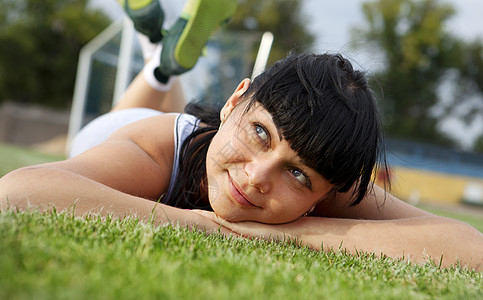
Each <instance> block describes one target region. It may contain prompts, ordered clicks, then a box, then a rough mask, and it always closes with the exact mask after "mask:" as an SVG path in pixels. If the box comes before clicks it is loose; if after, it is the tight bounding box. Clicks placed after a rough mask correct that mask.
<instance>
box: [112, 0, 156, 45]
mask: <svg viewBox="0 0 483 300" xmlns="http://www.w3.org/2000/svg"><path fill="white" fill-rule="evenodd" d="M119 2H120V3H121V5H122V7H123V8H124V11H125V12H126V14H127V15H128V17H129V18H130V19H131V20H132V21H133V23H134V28H136V30H137V31H138V32H140V33H142V34H144V35H146V36H147V37H148V38H149V40H150V41H151V42H152V43H157V42H159V41H161V40H162V39H163V34H162V30H163V22H164V11H163V9H162V8H161V5H160V4H159V0H119Z"/></svg>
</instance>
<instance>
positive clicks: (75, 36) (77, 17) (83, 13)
mask: <svg viewBox="0 0 483 300" xmlns="http://www.w3.org/2000/svg"><path fill="white" fill-rule="evenodd" d="M87 4H88V0H42V1H38V0H0V12H1V13H0V45H2V46H1V47H0V101H4V100H15V101H21V102H25V103H38V104H43V105H49V106H52V107H59V108H62V107H66V106H68V105H69V104H70V103H71V100H72V93H73V88H74V81H75V74H76V66H77V59H78V54H79V50H80V48H81V47H82V46H83V45H84V44H85V43H87V42H88V41H89V40H91V39H92V38H93V37H94V36H95V35H97V34H98V33H99V32H100V31H101V30H102V29H103V28H105V27H106V26H107V24H108V23H109V18H108V17H107V16H106V15H105V14H103V13H101V12H100V11H97V10H93V9H91V8H89V7H88V5H87Z"/></svg>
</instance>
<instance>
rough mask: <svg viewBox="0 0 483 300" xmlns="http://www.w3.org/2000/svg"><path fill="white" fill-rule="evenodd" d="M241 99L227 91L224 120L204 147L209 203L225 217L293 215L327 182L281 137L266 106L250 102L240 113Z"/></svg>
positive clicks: (285, 218) (272, 219)
mask: <svg viewBox="0 0 483 300" xmlns="http://www.w3.org/2000/svg"><path fill="white" fill-rule="evenodd" d="M242 84H243V82H242ZM247 84H249V81H248V82H247ZM239 89H240V86H239V88H238V89H237V91H238V90H239ZM245 89H246V88H245ZM242 90H243V88H242ZM235 94H236V92H235ZM235 94H234V95H235ZM230 101H232V102H231V103H230ZM237 104H238V105H237ZM246 104H247V102H244V103H238V99H233V96H232V97H231V98H230V99H229V100H228V102H227V104H226V105H225V107H224V108H223V110H222V116H221V118H222V120H223V118H224V117H223V115H225V121H224V123H223V125H222V126H221V128H220V130H219V131H218V133H217V134H216V135H215V136H214V138H213V140H212V142H211V144H210V147H209V149H208V153H207V158H206V171H207V178H208V196H209V200H210V204H211V207H212V208H213V210H214V211H215V213H216V214H217V215H219V216H220V217H222V218H224V219H227V220H229V221H257V222H262V223H286V222H290V221H293V220H295V219H297V218H299V217H300V216H302V215H304V214H305V213H306V212H308V211H309V210H310V209H311V208H313V207H314V206H315V205H316V204H317V203H318V201H319V200H320V199H322V198H323V196H324V195H326V194H327V192H329V191H330V190H331V189H332V185H331V184H330V183H329V182H328V181H327V180H326V179H324V178H323V177H322V176H321V175H320V174H318V173H317V172H316V171H315V170H313V169H311V168H309V167H308V166H306V165H305V164H304V162H303V161H302V160H301V158H300V157H299V156H298V155H297V153H296V152H295V151H293V150H292V149H291V148H290V145H289V144H288V142H287V141H286V140H284V139H282V138H281V135H280V132H279V131H278V130H277V127H276V126H275V124H274V123H273V120H272V117H271V115H270V114H269V113H268V111H267V110H265V109H264V108H263V107H262V106H261V105H260V104H255V105H254V106H252V107H251V108H250V110H249V111H248V112H247V113H245V112H244V111H245V107H246Z"/></svg>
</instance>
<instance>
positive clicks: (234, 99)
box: [220, 78, 251, 122]
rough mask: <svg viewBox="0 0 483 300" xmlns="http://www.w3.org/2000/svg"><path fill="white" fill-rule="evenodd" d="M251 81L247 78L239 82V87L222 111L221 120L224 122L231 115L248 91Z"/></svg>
mask: <svg viewBox="0 0 483 300" xmlns="http://www.w3.org/2000/svg"><path fill="white" fill-rule="evenodd" d="M250 84H251V81H250V79H248V78H245V79H243V80H242V82H240V84H238V87H237V88H236V90H235V91H234V92H233V94H232V95H231V96H230V98H228V100H227V101H226V103H225V105H224V106H223V108H222V109H221V111H220V120H221V121H222V122H224V121H225V120H226V118H228V116H229V115H230V113H231V111H232V110H233V109H234V108H235V106H236V105H237V104H238V102H239V101H240V98H241V96H242V95H243V94H244V93H245V92H246V90H247V89H248V87H249V86H250Z"/></svg>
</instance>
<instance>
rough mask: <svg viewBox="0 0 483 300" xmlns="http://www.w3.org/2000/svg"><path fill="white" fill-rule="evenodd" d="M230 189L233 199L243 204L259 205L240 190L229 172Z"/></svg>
mask: <svg viewBox="0 0 483 300" xmlns="http://www.w3.org/2000/svg"><path fill="white" fill-rule="evenodd" d="M227 174H228V183H229V184H228V191H229V192H230V195H231V197H232V198H233V199H235V201H236V202H238V203H239V204H241V205H242V206H249V207H258V206H256V205H255V204H253V203H252V202H250V201H249V200H248V197H247V196H246V195H245V194H244V193H243V192H242V191H241V190H240V188H239V187H238V185H237V183H236V182H235V181H234V180H233V179H232V178H231V176H230V173H228V172H227Z"/></svg>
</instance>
